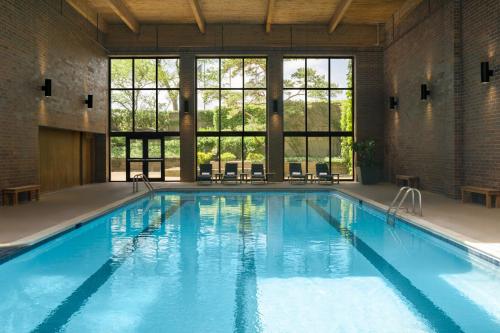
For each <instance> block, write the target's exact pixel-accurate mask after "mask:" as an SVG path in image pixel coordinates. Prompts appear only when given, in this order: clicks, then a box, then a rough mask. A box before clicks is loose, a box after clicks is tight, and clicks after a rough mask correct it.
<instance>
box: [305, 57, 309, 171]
mask: <svg viewBox="0 0 500 333" xmlns="http://www.w3.org/2000/svg"><path fill="white" fill-rule="evenodd" d="M304 63H305V67H306V68H305V71H304V77H305V82H304V87H305V92H304V101H305V103H304V108H305V109H304V116H305V121H304V124H305V126H306V128H305V131H306V132H305V135H306V156H305V157H306V173H307V172H309V170H308V169H309V127H308V124H307V109H308V107H307V92H308V88H309V85H308V84H307V58H305V59H304Z"/></svg>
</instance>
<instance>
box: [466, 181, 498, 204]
mask: <svg viewBox="0 0 500 333" xmlns="http://www.w3.org/2000/svg"><path fill="white" fill-rule="evenodd" d="M471 193H477V194H484V195H485V196H486V207H487V208H493V197H495V200H496V203H495V207H497V208H500V190H495V189H492V188H484V187H477V186H463V187H462V202H463V203H465V202H470V201H471Z"/></svg>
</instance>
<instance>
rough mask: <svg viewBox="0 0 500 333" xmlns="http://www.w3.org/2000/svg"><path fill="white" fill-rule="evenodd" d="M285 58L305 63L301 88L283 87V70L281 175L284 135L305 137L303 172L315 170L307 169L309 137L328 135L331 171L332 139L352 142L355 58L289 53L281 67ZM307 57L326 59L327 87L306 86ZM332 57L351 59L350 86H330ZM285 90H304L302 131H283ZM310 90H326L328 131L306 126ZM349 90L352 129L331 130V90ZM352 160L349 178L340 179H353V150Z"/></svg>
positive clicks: (284, 144) (284, 164)
mask: <svg viewBox="0 0 500 333" xmlns="http://www.w3.org/2000/svg"><path fill="white" fill-rule="evenodd" d="M287 59H304V65H305V76H304V87H303V88H297V87H290V88H285V84H284V71H283V78H282V79H283V83H282V86H281V89H282V90H283V97H282V104H283V132H282V134H283V147H282V149H283V150H282V151H283V175H286V174H287V170H286V162H285V159H286V156H285V146H286V143H285V138H286V137H304V138H305V148H306V152H305V165H306V170H304V173H314V172H315V170H308V168H309V138H310V137H313V138H314V137H329V138H330V140H329V141H330V142H329V156H328V161H329V162H328V167H329V169H330V172H332V139H333V138H335V137H350V138H352V141H353V142H354V129H355V124H356V123H355V122H356V118H355V108H356V105H355V101H356V98H355V94H356V63H355V58H354V56H298V55H290V56H284V57H283V59H282V62H283V66H282V67H283V68H284V64H285V60H287ZM308 59H328V87H327V88H309V87H308V82H307V81H308V80H307V60H308ZM332 59H349V60H351V64H352V74H351V75H352V85H351V87H350V88H332V87H331V60H332ZM287 90H302V91H304V128H305V129H304V131H285V123H284V121H285V112H286V111H285V107H284V104H285V103H284V97H285V91H287ZM309 90H311V91H314V90H328V131H309V130H308V127H307V109H308V107H307V92H308V91H309ZM336 90H338V91H351V119H352V130H351V131H332V123H331V120H332V119H331V118H332V94H331V91H336ZM352 161H353V165H352V167H353V171H352V175H351V177H350V178H341V180H346V181H353V180H354V168H355V160H354V151H352Z"/></svg>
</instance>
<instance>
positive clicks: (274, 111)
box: [273, 99, 278, 114]
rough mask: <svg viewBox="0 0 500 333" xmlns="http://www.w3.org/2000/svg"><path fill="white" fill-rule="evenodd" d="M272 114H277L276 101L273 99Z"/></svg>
mask: <svg viewBox="0 0 500 333" xmlns="http://www.w3.org/2000/svg"><path fill="white" fill-rule="evenodd" d="M273 113H274V114H277V113H278V100H277V99H273Z"/></svg>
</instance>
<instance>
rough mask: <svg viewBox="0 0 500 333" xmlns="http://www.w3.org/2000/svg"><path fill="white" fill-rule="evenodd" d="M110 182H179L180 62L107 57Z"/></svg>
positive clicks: (164, 59)
mask: <svg viewBox="0 0 500 333" xmlns="http://www.w3.org/2000/svg"><path fill="white" fill-rule="evenodd" d="M109 96H110V121H109V125H110V137H111V138H110V166H111V167H110V172H111V174H110V179H111V180H112V181H124V180H128V179H130V177H133V175H134V174H138V173H145V174H147V175H148V176H149V177H150V178H153V179H161V180H179V179H180V170H179V155H180V154H179V147H180V145H179V59H178V58H112V59H110V93H109Z"/></svg>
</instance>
